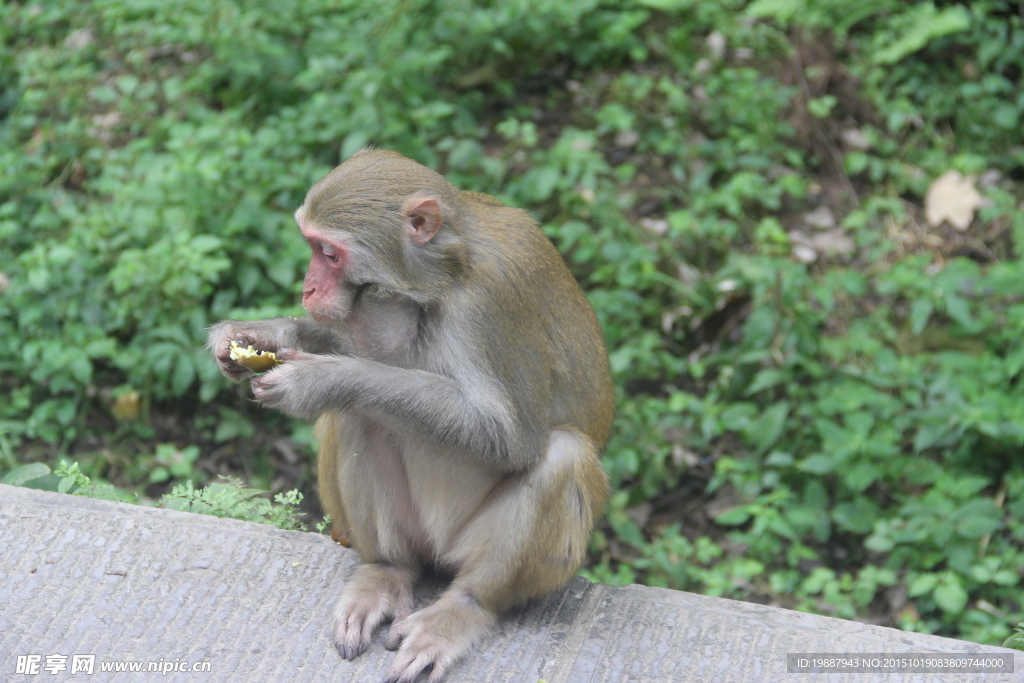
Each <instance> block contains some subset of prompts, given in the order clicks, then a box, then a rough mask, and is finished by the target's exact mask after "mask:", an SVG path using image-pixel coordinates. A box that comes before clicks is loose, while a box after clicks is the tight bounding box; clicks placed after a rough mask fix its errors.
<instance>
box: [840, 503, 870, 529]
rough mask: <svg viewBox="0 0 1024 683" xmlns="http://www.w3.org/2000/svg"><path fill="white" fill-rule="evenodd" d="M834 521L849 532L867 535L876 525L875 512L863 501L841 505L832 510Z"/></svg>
mask: <svg viewBox="0 0 1024 683" xmlns="http://www.w3.org/2000/svg"><path fill="white" fill-rule="evenodd" d="M832 520H833V521H834V522H835V523H836V524H837V525H839V526H840V527H842V528H843V529H846V530H847V531H851V532H853V533H855V534H866V533H868V532H870V531H871V528H872V527H873V526H874V525H875V511H874V508H873V507H872V506H870V505H868V504H867V502H866V501H863V500H859V501H856V502H853V503H840V504H839V505H836V506H835V508H833V510H832Z"/></svg>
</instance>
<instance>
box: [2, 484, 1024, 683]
mask: <svg viewBox="0 0 1024 683" xmlns="http://www.w3.org/2000/svg"><path fill="white" fill-rule="evenodd" d="M357 562H358V558H357V556H356V554H355V553H353V552H351V551H348V550H345V549H343V548H341V547H339V546H337V545H335V544H333V543H332V542H331V541H330V540H328V539H327V538H326V537H323V536H319V535H316V534H306V533H298V532H287V531H280V530H278V529H274V528H272V527H269V526H264V525H258V524H249V523H245V522H238V521H235V520H224V519H216V518H213V517H206V516H200V515H192V514H187V513H182V512H175V511H171V510H157V509H152V508H144V507H139V506H132V505H123V504H120V503H109V502H102V501H94V500H89V499H85V498H80V497H75V496H64V495H60V494H56V493H46V492H41V491H32V490H28V489H19V488H13V487H10V486H3V485H0V681H3V682H7V681H39V682H42V683H49V682H50V681H67V680H74V681H126V682H127V681H131V682H136V683H137V682H139V681H245V682H257V681H331V682H332V683H338V682H347V681H378V680H379V679H380V678H381V674H382V673H383V671H384V670H385V669H386V667H387V665H388V663H389V662H390V660H391V657H392V654H391V653H390V652H387V651H385V650H384V649H383V647H382V645H381V641H382V636H383V630H382V631H381V633H378V635H377V638H376V641H375V643H374V645H373V646H372V647H371V649H370V650H369V651H368V652H366V653H365V654H364V655H362V656H361V657H359V658H358V659H357V660H356V661H355V662H352V663H350V662H345V661H343V660H342V659H341V658H340V657H338V655H337V654H336V653H335V651H334V649H333V647H332V646H331V642H330V635H329V634H330V628H329V620H330V613H331V608H332V606H333V603H334V598H335V595H336V594H337V592H338V590H339V589H340V588H341V586H342V584H343V583H344V580H345V577H346V576H348V575H349V573H350V572H351V570H352V569H353V568H354V567H355V565H356V563H357ZM425 599H429V589H428V590H427V591H426V592H425V593H422V594H421V595H420V600H425ZM791 652H804V653H809V652H831V653H840V652H859V653H877V652H901V653H907V652H934V653H979V652H983V653H1000V654H1005V653H1007V652H1012V651H1009V650H1003V649H1001V648H994V647H982V646H979V645H975V644H972V643H966V642H962V641H956V640H950V639H946V638H938V637H934V636H925V635H919V634H912V633H904V632H900V631H896V630H893V629H887V628H881V627H877V626H868V625H865V624H860V623H856V622H850V621H843V620H840V619H831V618H827V617H820V616H814V615H810V614H802V613H799V612H792V611H788V610H783V609H777V608H773V607H764V606H760V605H752V604H747V603H742V602H736V601H733V600H723V599H718V598H709V597H703V596H699V595H692V594H689V593H681V592H677V591H669V590H663V589H657V588H645V587H641V586H628V587H626V588H610V587H607V586H600V585H595V584H591V583H589V582H587V581H585V580H583V579H579V578H578V579H575V580H574V581H573V582H572V583H571V584H570V585H569V586H568V587H567V588H566V589H565V590H563V591H560V592H558V593H556V594H553V595H551V596H549V597H548V598H547V599H545V600H543V601H539V602H537V603H536V604H534V605H532V606H530V607H529V608H527V609H525V610H522V611H520V612H517V613H515V614H512V615H509V617H508V618H506V619H505V620H504V621H503V622H502V624H501V627H500V628H499V629H498V631H497V632H496V633H495V634H494V636H493V637H492V638H491V639H490V640H488V641H487V642H485V643H484V644H482V645H481V646H480V647H479V648H477V650H476V652H475V653H474V654H473V655H472V656H471V657H469V658H468V659H467V660H465V661H464V662H463V663H462V664H461V665H459V666H458V667H457V668H456V669H455V670H454V672H453V674H452V675H451V677H450V678H449V680H450V681H452V682H453V683H454V682H456V681H474V682H476V681H529V682H530V683H536V682H537V681H538V680H544V681H548V682H550V683H561V682H563V681H572V682H577V681H578V682H596V681H666V682H672V683H689V682H696V681H708V682H712V681H713V682H715V683H732V682H736V683H739V682H747V681H794V682H799V683H803V682H811V681H813V682H814V683H817V682H818V681H828V682H829V683H833V682H841V681H850V682H854V681H855V682H856V683H868V682H873V681H880V682H886V683H890V682H894V681H914V682H916V681H921V682H925V681H927V682H932V681H939V682H942V683H945V682H947V681H948V682H949V683H953V682H954V681H956V682H959V681H985V682H986V683H987V682H988V681H999V682H1000V683H1002V682H1004V681H1005V682H1010V681H1014V682H1020V681H1024V676H1022V672H1024V656H1022V655H1024V653H1016V661H1015V671H1016V672H1015V673H988V674H941V675H940V674H878V673H844V674H838V673H832V674H790V673H787V664H786V655H787V653H791ZM32 654H37V655H43V660H42V661H41V665H45V664H46V659H45V656H46V655H52V654H61V655H65V656H68V660H67V667H68V670H66V671H63V672H57V673H48V672H47V671H45V670H41V671H40V672H39V673H37V674H34V675H33V674H27V675H26V674H19V673H16V668H17V660H18V656H19V655H32ZM75 654H93V655H96V660H95V669H94V673H93V674H92V675H86V674H82V673H79V674H76V675H74V676H72V675H70V673H69V671H70V666H71V659H70V656H71V655H75ZM175 659H178V660H180V661H187V662H189V663H192V662H196V661H203V662H209V663H210V671H209V672H206V673H180V672H178V673H175V672H173V671H172V672H170V673H168V674H166V675H162V674H160V673H146V672H137V673H104V672H100V671H99V668H100V665H101V664H102V663H104V662H106V663H113V662H116V661H138V662H143V663H145V664H148V663H149V662H160V661H161V660H163V661H169V662H173V661H174V660H175Z"/></svg>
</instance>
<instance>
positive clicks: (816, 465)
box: [797, 453, 836, 474]
mask: <svg viewBox="0 0 1024 683" xmlns="http://www.w3.org/2000/svg"><path fill="white" fill-rule="evenodd" d="M835 467H836V461H835V458H833V457H832V456H831V455H826V454H824V453H815V454H814V455H809V456H807V457H806V458H804V459H803V460H802V461H801V462H800V463H798V464H797V469H799V470H801V471H803V472H810V473H811V474H828V473H829V472H831V471H833V470H834V469H835Z"/></svg>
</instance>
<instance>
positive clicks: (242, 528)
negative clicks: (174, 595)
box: [0, 484, 352, 552]
mask: <svg viewBox="0 0 1024 683" xmlns="http://www.w3.org/2000/svg"><path fill="white" fill-rule="evenodd" d="M7 500H20V501H24V502H28V503H31V504H34V505H54V506H60V507H73V508H80V509H83V510H92V511H94V512H108V511H110V510H111V508H110V506H111V505H113V506H114V509H115V510H117V511H118V512H122V513H126V514H133V515H141V516H143V517H147V516H148V517H159V518H160V519H161V520H163V521H166V520H171V521H180V522H183V523H188V524H200V525H202V526H208V527H211V528H218V529H222V530H231V531H233V532H235V533H244V534H258V535H261V536H271V537H274V536H278V537H282V538H287V539H289V540H291V541H304V542H307V543H324V544H328V545H334V541H332V540H331V538H330V537H329V536H326V535H324V534H317V533H312V532H309V531H286V530H284V529H279V528H277V527H276V526H273V525H272V524H259V523H257V522H245V521H242V520H240V519H231V518H228V517H214V516H213V515H201V514H197V513H195V512H182V511H181V510H168V509H166V508H158V507H152V506H149V505H142V504H134V503H122V502H120V501H116V500H96V499H93V498H87V497H86V496H74V495H68V494H65V493H56V492H54V491H40V490H39V489H29V488H24V487H20V486H8V485H7V484H0V504H3V502H4V501H7ZM349 552H352V551H349Z"/></svg>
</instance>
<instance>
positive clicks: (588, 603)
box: [0, 484, 1020, 680]
mask: <svg viewBox="0 0 1024 683" xmlns="http://www.w3.org/2000/svg"><path fill="white" fill-rule="evenodd" d="M5 501H12V502H13V501H20V502H24V503H29V504H31V505H43V506H57V507H62V508H77V509H82V510H89V511H92V512H100V513H109V512H113V511H115V510H116V511H117V512H118V513H121V514H129V515H133V516H139V517H142V518H147V517H148V518H149V519H152V520H154V521H156V520H157V519H159V520H160V521H161V522H162V523H167V522H168V521H170V522H172V523H181V524H188V525H190V526H193V527H194V526H200V527H206V528H210V529H217V530H218V531H221V532H229V533H232V534H236V535H246V536H259V537H264V538H266V537H270V538H274V537H278V538H282V539H287V540H288V541H290V542H292V543H295V542H302V543H307V544H322V545H324V546H333V548H332V549H333V550H336V551H340V552H342V553H351V554H352V555H353V557H355V552H354V551H352V550H347V549H344V548H340V547H337V546H336V545H335V544H334V542H333V541H332V540H331V539H330V538H329V537H327V536H325V535H323V534H317V533H310V532H302V531H285V530H282V529H278V528H276V527H273V526H271V525H267V524H257V523H254V522H244V521H240V520H235V519H226V518H219V517H213V516H210V515H200V514H195V513H190V512H181V511H178V510H167V509H163V508H155V507H149V506H143V505H133V504H129V503H121V502H117V501H107V500H94V499H91V498H86V497H84V496H71V495H66V494H61V493H55V492H51V491H40V490H37V489H26V488H21V487H14V486H7V485H4V484H0V505H2V504H3V503H4V502H5ZM112 505H113V506H115V507H113V508H111V507H110V506H112ZM117 506H120V507H117ZM573 583H574V584H575V585H577V586H578V588H577V590H582V591H583V593H584V597H583V600H584V604H583V605H582V606H581V608H580V610H579V613H578V614H579V617H580V619H579V620H577V621H575V622H574V623H573V624H572V625H571V626H570V628H569V632H568V633H567V636H568V637H567V638H566V640H565V641H564V642H563V643H562V646H561V647H560V648H559V649H560V650H561V654H562V659H561V662H560V664H559V666H558V670H559V672H562V671H563V670H568V669H569V668H571V667H572V666H573V664H574V662H575V660H576V657H577V656H578V655H579V650H580V648H581V646H582V643H583V641H584V640H585V638H586V634H587V631H588V629H589V627H590V623H589V622H590V621H591V620H592V618H593V616H594V614H595V613H596V612H597V610H598V606H599V604H601V603H603V602H607V601H608V600H615V601H619V600H624V601H628V600H629V599H630V598H631V597H632V598H633V599H637V600H643V601H648V602H654V603H660V604H663V605H667V606H671V607H675V608H679V609H680V610H683V611H688V612H689V611H694V610H698V611H704V612H713V613H718V614H723V615H730V616H739V617H742V618H744V619H749V620H753V621H759V622H761V623H762V624H764V625H765V626H766V627H768V628H772V627H774V628H784V629H797V630H803V631H808V632H826V633H830V634H846V635H851V636H854V635H856V636H860V637H861V638H866V639H868V640H889V641H892V640H895V641H898V642H902V643H903V644H905V645H907V646H908V647H910V648H912V649H913V650H914V651H935V652H953V651H955V652H962V653H975V652H987V653H997V652H1005V653H1013V654H1014V655H1015V656H1016V661H1017V662H1018V664H1020V657H1019V655H1020V653H1018V652H1017V651H1015V650H1010V649H1006V648H1001V647H996V646H991V645H981V644H978V643H972V642H969V641H962V640H956V639H952V638H946V637H943V636H935V635H928V634H921V633H914V632H905V631H900V630H899V629H894V628H889V627H884V626H876V625H872V624H865V623H861V622H856V621H849V620H845V619H839V618H835V617H828V616H823V615H816V614H810V613H805V612H797V611H794V610H788V609H785V608H781V607H774V606H767V605H759V604H756V603H748V602H742V601H738V600H731V599H728V598H718V597H710V596H703V595H699V594H694V593H686V592H682V591H675V590H671V589H666V588H656V587H649V586H640V585H635V584H634V585H631V586H626V587H620V588H613V587H610V586H603V585H600V584H590V583H589V582H586V581H585V580H584V579H581V578H577V579H575V580H574V582H573ZM581 583H585V584H586V586H581V585H579V584H581ZM555 680H558V678H557V677H556V678H555Z"/></svg>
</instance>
